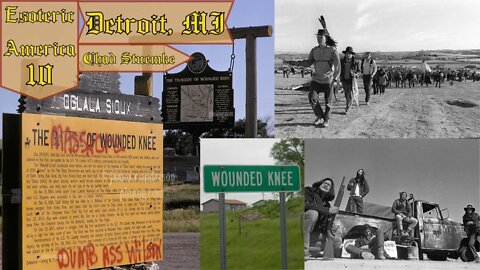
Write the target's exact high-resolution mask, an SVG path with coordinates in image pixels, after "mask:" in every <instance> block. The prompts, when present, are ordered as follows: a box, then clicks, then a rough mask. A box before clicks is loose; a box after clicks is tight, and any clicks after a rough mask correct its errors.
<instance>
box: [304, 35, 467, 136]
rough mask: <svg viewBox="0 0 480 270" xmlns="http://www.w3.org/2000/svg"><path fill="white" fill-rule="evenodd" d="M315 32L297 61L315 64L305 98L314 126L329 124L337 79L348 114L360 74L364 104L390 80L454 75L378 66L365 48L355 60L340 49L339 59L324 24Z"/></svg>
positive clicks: (401, 83)
mask: <svg viewBox="0 0 480 270" xmlns="http://www.w3.org/2000/svg"><path fill="white" fill-rule="evenodd" d="M316 35H317V42H318V46H315V47H314V48H313V49H312V50H311V51H310V54H309V56H308V58H307V59H306V60H303V61H301V63H300V65H301V66H303V67H309V66H311V65H314V70H315V72H314V73H313V74H312V81H311V84H310V90H309V94H308V99H309V103H310V105H311V106H312V108H313V111H314V114H315V117H316V118H315V121H314V125H315V126H321V127H328V126H329V125H330V118H331V110H332V96H333V95H335V99H336V87H337V85H338V83H339V82H341V84H342V86H343V90H344V94H345V100H346V106H345V114H348V113H349V110H350V109H351V107H352V105H354V104H355V105H357V106H359V102H358V83H357V78H360V77H361V78H362V80H363V88H364V90H365V104H366V105H369V103H370V98H371V95H372V94H373V95H383V94H385V89H386V88H387V87H389V86H391V85H393V83H394V84H395V86H396V87H397V88H399V87H407V82H408V87H410V88H411V87H415V84H416V83H417V84H418V83H419V84H420V85H421V86H423V85H424V84H425V86H428V85H430V84H432V80H433V81H434V83H435V86H436V87H441V84H442V83H443V82H444V80H445V78H446V77H448V78H447V79H450V76H453V73H452V72H449V73H448V74H447V75H445V74H444V72H443V71H442V70H436V71H433V72H430V71H425V70H423V71H420V70H418V71H416V70H413V69H406V68H403V67H400V68H385V69H383V68H378V67H377V64H376V62H375V60H374V59H373V58H372V56H371V53H370V52H366V53H365V55H364V57H362V59H361V60H359V61H358V60H357V59H356V55H357V54H356V53H355V52H354V50H353V48H352V47H351V46H348V47H346V49H345V50H344V51H342V53H343V54H344V58H342V59H341V60H340V57H339V55H338V53H337V50H336V45H337V42H336V41H335V40H334V39H333V38H332V37H331V36H330V34H329V32H328V30H327V29H326V28H325V29H319V30H318V31H317V33H316ZM455 74H456V73H455ZM462 76H463V77H462ZM465 76H467V74H466V73H465V72H461V71H459V72H458V74H456V75H455V76H453V77H454V78H466V77H465ZM473 78H474V82H475V74H473ZM452 80H453V79H452ZM372 88H373V93H372V91H371V89H372ZM332 94H333V95H332ZM321 96H323V99H324V102H325V105H324V106H325V107H324V109H323V108H322V106H321V104H320V103H321V102H320V101H321Z"/></svg>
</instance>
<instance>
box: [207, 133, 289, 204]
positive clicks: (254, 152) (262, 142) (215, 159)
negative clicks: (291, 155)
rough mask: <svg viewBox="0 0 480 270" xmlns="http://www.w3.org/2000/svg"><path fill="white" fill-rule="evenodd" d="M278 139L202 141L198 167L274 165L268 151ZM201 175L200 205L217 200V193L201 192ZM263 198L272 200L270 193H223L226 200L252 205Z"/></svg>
mask: <svg viewBox="0 0 480 270" xmlns="http://www.w3.org/2000/svg"><path fill="white" fill-rule="evenodd" d="M278 141H280V139H202V140H201V142H200V166H201V168H203V166H204V165H275V160H274V159H273V158H272V157H271V156H270V149H272V146H273V144H274V143H275V142H278ZM203 191H204V188H203V174H202V173H201V174H200V203H204V202H206V201H208V200H210V199H218V193H205V192H203ZM262 198H264V199H265V200H269V199H273V198H274V196H273V193H271V192H265V193H262V192H248V193H225V199H226V200H240V201H243V202H246V203H247V204H252V203H254V202H256V201H258V200H261V199H262Z"/></svg>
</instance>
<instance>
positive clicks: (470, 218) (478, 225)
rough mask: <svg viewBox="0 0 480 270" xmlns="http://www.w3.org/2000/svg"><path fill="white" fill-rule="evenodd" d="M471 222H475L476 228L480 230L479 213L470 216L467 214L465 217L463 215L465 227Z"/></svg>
mask: <svg viewBox="0 0 480 270" xmlns="http://www.w3.org/2000/svg"><path fill="white" fill-rule="evenodd" d="M469 221H473V223H474V224H475V227H476V228H480V215H478V214H477V213H475V212H472V213H471V214H470V215H469V214H467V213H465V215H463V225H464V226H466V225H467V222H469Z"/></svg>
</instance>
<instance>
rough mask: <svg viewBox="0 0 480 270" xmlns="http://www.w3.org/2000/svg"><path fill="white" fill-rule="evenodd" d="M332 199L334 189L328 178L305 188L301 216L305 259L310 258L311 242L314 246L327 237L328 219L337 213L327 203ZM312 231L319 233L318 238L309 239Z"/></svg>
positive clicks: (335, 209)
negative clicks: (303, 209)
mask: <svg viewBox="0 0 480 270" xmlns="http://www.w3.org/2000/svg"><path fill="white" fill-rule="evenodd" d="M334 198H335V188H334V185H333V180H332V179H330V178H325V179H322V180H320V181H317V182H315V183H313V185H312V186H311V187H305V212H304V214H303V217H304V223H303V234H304V252H305V257H309V256H311V254H310V243H311V242H313V243H315V244H316V243H317V241H318V240H322V241H324V240H325V239H326V237H327V225H328V217H329V215H331V214H336V213H338V207H336V206H331V205H330V203H329V202H330V201H332V200H333V199H334ZM314 229H315V230H316V231H318V232H319V234H318V237H315V238H316V239H310V237H311V235H310V234H311V233H312V232H313V231H314ZM311 240H312V241H311ZM323 246H325V245H323Z"/></svg>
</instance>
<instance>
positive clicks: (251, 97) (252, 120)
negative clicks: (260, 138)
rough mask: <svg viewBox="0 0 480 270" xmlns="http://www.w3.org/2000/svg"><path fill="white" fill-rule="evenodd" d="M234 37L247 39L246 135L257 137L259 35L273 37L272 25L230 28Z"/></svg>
mask: <svg viewBox="0 0 480 270" xmlns="http://www.w3.org/2000/svg"><path fill="white" fill-rule="evenodd" d="M229 30H230V33H231V35H232V38H233V39H246V45H245V54H246V84H245V86H246V89H245V90H246V103H245V137H247V138H256V137H257V53H256V40H257V37H271V36H272V26H270V25H268V26H255V27H242V28H231V29H229Z"/></svg>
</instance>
